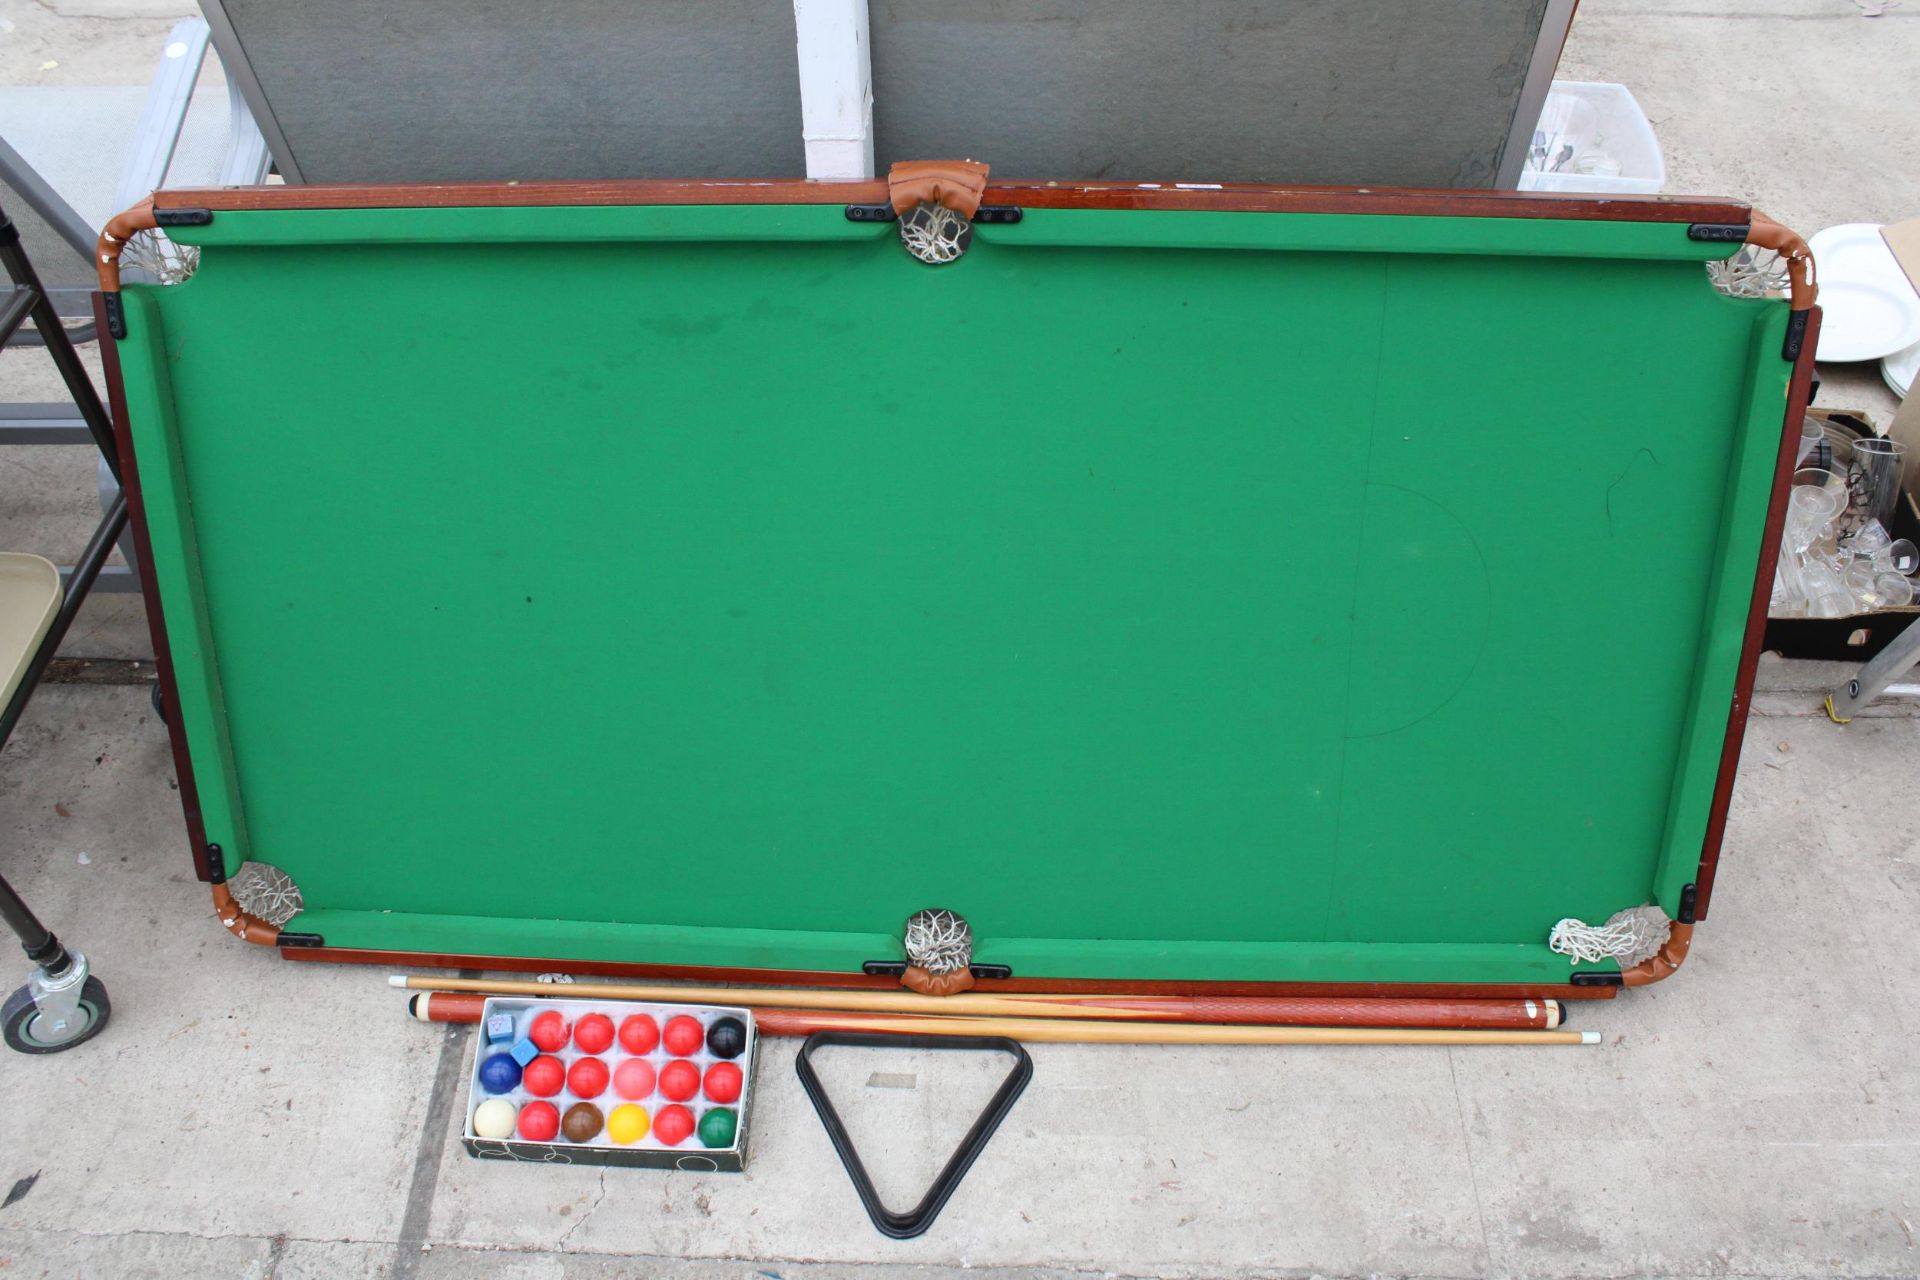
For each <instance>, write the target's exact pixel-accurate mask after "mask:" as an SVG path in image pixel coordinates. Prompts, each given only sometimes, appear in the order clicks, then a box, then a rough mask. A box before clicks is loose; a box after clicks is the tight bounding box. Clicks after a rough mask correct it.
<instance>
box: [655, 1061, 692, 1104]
mask: <svg viewBox="0 0 1920 1280" xmlns="http://www.w3.org/2000/svg"><path fill="white" fill-rule="evenodd" d="M699 1091H700V1068H698V1067H696V1066H694V1065H693V1064H692V1063H691V1062H688V1061H687V1060H686V1059H685V1058H675V1059H674V1060H673V1061H672V1062H669V1063H668V1064H667V1065H666V1066H664V1067H662V1068H660V1096H661V1097H663V1098H671V1099H672V1100H673V1101H675V1102H685V1101H686V1100H687V1099H688V1098H691V1097H692V1096H693V1095H694V1094H696V1093H698V1092H699Z"/></svg>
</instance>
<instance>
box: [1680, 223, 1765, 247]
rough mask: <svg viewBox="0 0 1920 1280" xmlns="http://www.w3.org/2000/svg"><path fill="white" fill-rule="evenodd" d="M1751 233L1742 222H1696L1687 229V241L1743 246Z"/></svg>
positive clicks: (1749, 228)
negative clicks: (1705, 241) (1707, 241)
mask: <svg viewBox="0 0 1920 1280" xmlns="http://www.w3.org/2000/svg"><path fill="white" fill-rule="evenodd" d="M1751 231H1752V228H1751V227H1749V226H1748V225H1747V224H1746V223H1744V222H1696V223H1693V224H1692V225H1691V226H1689V227H1688V228H1687V239H1689V240H1709V241H1712V242H1714V243H1716V244H1745V243H1746V242H1747V236H1748V234H1749V233H1750V232H1751Z"/></svg>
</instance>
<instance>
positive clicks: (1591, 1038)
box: [1580, 1031, 1600, 1044]
mask: <svg viewBox="0 0 1920 1280" xmlns="http://www.w3.org/2000/svg"><path fill="white" fill-rule="evenodd" d="M1580 1043H1581V1044H1599V1043H1600V1033H1599V1032H1598V1031H1582V1032H1581V1033H1580Z"/></svg>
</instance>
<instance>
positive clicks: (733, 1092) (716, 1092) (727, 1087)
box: [704, 1062, 745, 1102]
mask: <svg viewBox="0 0 1920 1280" xmlns="http://www.w3.org/2000/svg"><path fill="white" fill-rule="evenodd" d="M744 1083H745V1081H744V1078H743V1077H742V1076H741V1074H740V1068H739V1067H737V1066H735V1065H734V1064H733V1063H731V1062H716V1063H714V1064H713V1065H712V1066H710V1067H708V1068H707V1079H706V1084H705V1086H704V1088H705V1089H706V1091H707V1097H709V1098H711V1099H712V1100H713V1101H715V1102H738V1101H740V1088H741V1086H742V1084H744Z"/></svg>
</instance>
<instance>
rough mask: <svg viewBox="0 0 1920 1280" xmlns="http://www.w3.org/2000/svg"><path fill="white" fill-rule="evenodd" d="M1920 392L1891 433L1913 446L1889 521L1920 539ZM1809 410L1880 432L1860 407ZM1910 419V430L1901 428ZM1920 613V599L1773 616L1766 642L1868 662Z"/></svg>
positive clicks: (1793, 653)
mask: <svg viewBox="0 0 1920 1280" xmlns="http://www.w3.org/2000/svg"><path fill="white" fill-rule="evenodd" d="M1916 409H1920V397H1910V398H1909V399H1908V400H1907V402H1906V404H1904V405H1902V406H1901V410H1900V416H1899V417H1897V418H1895V419H1894V429H1890V430H1889V431H1887V432H1886V434H1887V435H1888V436H1890V437H1892V438H1894V439H1896V440H1899V441H1900V443H1902V444H1904V445H1905V446H1906V448H1907V469H1906V474H1905V475H1904V476H1903V477H1902V478H1901V493H1900V502H1899V505H1898V506H1896V507H1895V508H1894V512H1893V515H1892V516H1891V517H1890V518H1889V519H1888V521H1887V526H1888V527H1887V532H1889V533H1891V534H1892V535H1893V536H1894V537H1896V538H1909V539H1911V540H1912V541H1914V542H1915V543H1920V412H1915V410H1916ZM1808 416H1809V417H1812V418H1817V419H1819V420H1820V421H1821V422H1823V423H1826V424H1828V427H1829V430H1833V429H1838V430H1839V431H1841V432H1843V433H1845V434H1847V435H1848V436H1851V437H1860V436H1868V435H1879V434H1881V432H1880V431H1879V430H1878V428H1877V426H1876V425H1875V423H1874V421H1873V419H1872V417H1870V416H1869V415H1868V414H1867V413H1865V412H1864V411H1862V410H1859V409H1810V410H1808ZM1903 422H1904V424H1905V429H1906V432H1907V434H1906V435H1905V436H1902V435H1898V434H1896V430H1897V429H1899V428H1900V427H1901V425H1902V423H1903ZM1916 618H1920V605H1904V606H1902V607H1900V608H1897V609H1877V610H1875V611H1873V612H1872V613H1856V614H1851V615H1849V616H1847V617H1844V618H1768V619H1767V633H1766V639H1765V642H1764V647H1765V648H1767V649H1769V650H1771V651H1772V652H1774V653H1778V654H1780V655H1781V656H1783V657H1787V658H1816V659H1824V660H1828V661H1837V662H1864V661H1866V660H1867V659H1868V658H1871V657H1872V656H1873V655H1874V654H1876V653H1879V652H1880V650H1882V649H1884V648H1886V647H1887V645H1888V644H1890V643H1891V642H1892V641H1893V638H1894V637H1895V636H1897V635H1899V634H1900V633H1901V632H1902V631H1905V630H1906V629H1907V626H1908V624H1910V623H1912V622H1913V621H1914V620H1915V619H1916Z"/></svg>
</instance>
